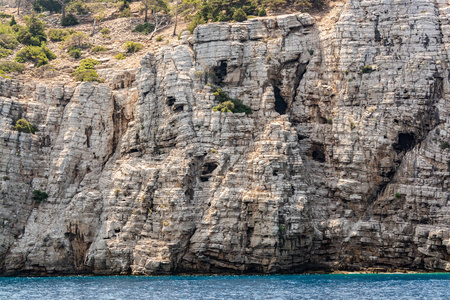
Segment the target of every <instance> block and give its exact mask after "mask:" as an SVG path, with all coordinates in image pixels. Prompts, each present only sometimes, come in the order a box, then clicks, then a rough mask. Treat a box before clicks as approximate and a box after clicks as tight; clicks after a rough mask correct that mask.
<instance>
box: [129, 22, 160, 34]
mask: <svg viewBox="0 0 450 300" xmlns="http://www.w3.org/2000/svg"><path fill="white" fill-rule="evenodd" d="M153 30H155V24H152V23H144V24H138V25H136V27H135V28H134V30H133V32H140V33H142V34H149V33H152V32H153Z"/></svg>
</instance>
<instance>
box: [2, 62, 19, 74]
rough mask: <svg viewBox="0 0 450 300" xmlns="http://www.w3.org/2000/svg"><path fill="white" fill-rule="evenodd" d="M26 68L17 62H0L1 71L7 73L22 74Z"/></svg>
mask: <svg viewBox="0 0 450 300" xmlns="http://www.w3.org/2000/svg"><path fill="white" fill-rule="evenodd" d="M24 69H25V67H24V66H23V64H20V63H18V62H15V61H2V62H0V70H1V71H3V72H5V73H22V72H23V70H24Z"/></svg>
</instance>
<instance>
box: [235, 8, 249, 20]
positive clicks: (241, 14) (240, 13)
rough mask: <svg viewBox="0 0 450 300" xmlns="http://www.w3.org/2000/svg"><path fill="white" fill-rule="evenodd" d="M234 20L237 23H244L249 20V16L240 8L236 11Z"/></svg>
mask: <svg viewBox="0 0 450 300" xmlns="http://www.w3.org/2000/svg"><path fill="white" fill-rule="evenodd" d="M233 20H235V21H236V22H243V21H246V20H247V14H246V13H245V12H244V11H243V10H242V8H238V9H236V10H235V11H234V14H233Z"/></svg>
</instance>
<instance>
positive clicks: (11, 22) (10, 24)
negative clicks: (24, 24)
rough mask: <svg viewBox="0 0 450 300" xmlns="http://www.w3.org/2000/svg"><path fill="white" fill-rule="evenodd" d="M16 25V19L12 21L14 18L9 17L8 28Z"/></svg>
mask: <svg viewBox="0 0 450 300" xmlns="http://www.w3.org/2000/svg"><path fill="white" fill-rule="evenodd" d="M16 24H17V22H16V19H14V16H12V17H11V21H9V26H11V27H12V26H14V25H16Z"/></svg>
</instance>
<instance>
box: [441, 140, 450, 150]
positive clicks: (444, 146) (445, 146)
mask: <svg viewBox="0 0 450 300" xmlns="http://www.w3.org/2000/svg"><path fill="white" fill-rule="evenodd" d="M449 147H450V145H449V143H448V142H443V143H442V144H441V149H442V150H445V149H448V148H449Z"/></svg>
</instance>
